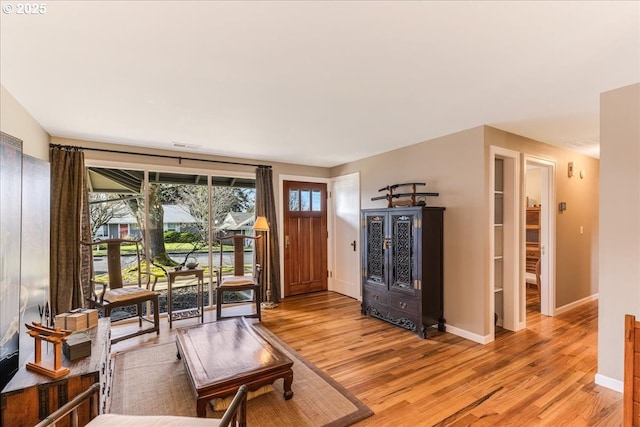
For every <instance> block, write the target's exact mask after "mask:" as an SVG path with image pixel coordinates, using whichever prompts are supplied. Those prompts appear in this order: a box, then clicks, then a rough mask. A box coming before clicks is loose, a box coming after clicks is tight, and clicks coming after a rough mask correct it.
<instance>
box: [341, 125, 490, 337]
mask: <svg viewBox="0 0 640 427" xmlns="http://www.w3.org/2000/svg"><path fill="white" fill-rule="evenodd" d="M482 138H483V128H482V127H477V128H474V129H470V130H467V131H463V132H458V133H455V134H452V135H448V136H445V137H442V138H437V139H434V140H431V141H427V142H423V143H420V144H416V145H412V146H410V147H406V148H401V149H398V150H394V151H390V152H387V153H384V154H380V155H376V156H373V157H368V158H366V159H362V160H358V161H355V162H352V163H348V164H345V165H342V166H338V167H334V168H332V169H331V175H332V176H339V175H344V174H348V173H352V172H356V171H358V172H360V183H361V206H362V208H373V207H385V206H386V201H385V200H380V201H373V202H372V201H371V198H372V197H375V196H379V195H383V194H385V193H384V192H383V193H379V192H378V189H379V188H382V187H384V186H386V185H389V184H395V183H400V182H426V183H427V186H426V187H424V191H432V192H437V193H440V196H439V197H437V198H431V197H430V198H428V199H427V205H431V206H444V207H446V211H445V213H444V239H445V240H444V316H445V318H446V319H447V324H449V325H452V326H454V327H457V328H461V329H463V330H465V331H468V332H471V333H473V334H477V335H479V336H480V337H484V335H486V333H487V331H488V327H489V325H488V324H487V322H486V318H487V316H486V315H485V313H487V312H488V308H489V300H488V296H487V293H486V292H485V286H484V283H485V282H484V280H483V277H484V276H485V271H488V269H487V266H486V259H487V258H486V256H485V253H484V251H483V250H487V249H486V246H487V244H486V242H485V239H484V231H485V229H486V228H487V224H488V222H487V221H488V220H487V218H486V215H488V214H486V213H485V212H484V211H483V207H484V204H485V183H484V182H483V180H482V179H479V177H482V176H483V174H484V172H483V168H484V164H483V161H482V158H483V143H482ZM486 274H488V273H486Z"/></svg>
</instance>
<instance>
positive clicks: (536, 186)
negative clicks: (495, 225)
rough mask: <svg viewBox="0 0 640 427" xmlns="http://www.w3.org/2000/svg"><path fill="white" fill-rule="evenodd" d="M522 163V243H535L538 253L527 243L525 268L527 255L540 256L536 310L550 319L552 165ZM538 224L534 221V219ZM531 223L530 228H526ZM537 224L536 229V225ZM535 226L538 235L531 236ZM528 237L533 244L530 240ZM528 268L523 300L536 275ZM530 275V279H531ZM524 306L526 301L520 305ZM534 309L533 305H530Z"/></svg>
mask: <svg viewBox="0 0 640 427" xmlns="http://www.w3.org/2000/svg"><path fill="white" fill-rule="evenodd" d="M524 163H525V171H526V178H525V195H526V197H525V198H524V201H525V206H524V209H525V215H527V214H529V217H526V220H525V223H526V224H528V226H527V227H526V228H525V231H524V232H525V236H526V237H527V238H526V239H525V240H527V242H531V243H535V245H537V247H538V248H537V250H534V251H531V250H530V248H531V245H529V244H528V243H527V246H526V247H525V259H526V260H527V264H530V263H531V257H530V255H536V252H537V253H538V254H539V255H538V256H539V260H540V268H539V282H540V293H539V298H540V302H539V310H540V313H541V314H543V315H545V316H553V315H554V312H555V274H554V273H553V272H554V271H555V256H554V253H555V244H554V241H555V239H554V236H555V216H554V213H555V210H554V206H555V202H554V200H555V178H554V177H555V163H554V162H553V161H550V160H546V159H541V158H537V157H533V156H527V155H525V156H524ZM536 217H537V218H538V219H537V221H534V219H535V218H536ZM529 222H532V224H529ZM535 222H537V223H538V225H536V224H535ZM536 226H537V228H538V230H537V232H533V233H531V231H532V230H535V227H536ZM530 237H531V238H532V239H533V238H534V240H530ZM531 270H532V269H531V268H526V269H525V280H523V285H524V288H523V292H522V294H523V297H525V298H526V295H527V293H528V292H529V293H531V292H530V286H529V284H530V283H531V282H535V281H536V277H535V271H531ZM532 273H533V276H532ZM522 303H523V304H525V305H526V304H527V301H526V300H525V301H523V302H522ZM532 305H533V304H532Z"/></svg>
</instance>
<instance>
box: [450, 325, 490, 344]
mask: <svg viewBox="0 0 640 427" xmlns="http://www.w3.org/2000/svg"><path fill="white" fill-rule="evenodd" d="M446 327H447V332H449V333H452V334H453V335H457V336H459V337H462V338H465V339H468V340H471V341H473V342H477V343H478V344H483V345H484V344H489V343H490V342H492V341H493V337H491V336H490V335H486V336H482V335H478V334H474V333H473V332H469V331H467V330H464V329H460V328H456V327H455V326H451V325H446Z"/></svg>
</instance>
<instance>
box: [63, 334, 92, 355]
mask: <svg viewBox="0 0 640 427" xmlns="http://www.w3.org/2000/svg"><path fill="white" fill-rule="evenodd" d="M62 352H63V353H64V355H65V356H66V357H67V359H69V360H76V359H81V358H83V357H87V356H91V339H90V338H89V337H88V336H87V334H84V333H75V334H71V335H69V336H68V337H67V340H66V341H65V342H64V343H63V344H62Z"/></svg>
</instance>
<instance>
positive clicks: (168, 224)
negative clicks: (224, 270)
mask: <svg viewBox="0 0 640 427" xmlns="http://www.w3.org/2000/svg"><path fill="white" fill-rule="evenodd" d="M87 174H88V178H89V191H90V206H91V227H92V232H93V238H94V240H100V239H107V238H128V237H131V238H138V237H140V238H142V239H143V244H144V247H145V251H144V252H145V264H144V267H143V268H145V269H148V270H149V271H150V272H151V273H154V274H155V275H157V276H160V277H161V279H160V280H159V281H158V284H157V285H156V290H157V291H159V292H161V297H160V311H161V312H166V310H167V304H166V299H167V295H166V289H167V280H166V277H167V274H168V272H169V271H173V270H179V269H183V268H188V267H189V266H191V267H193V266H194V265H196V264H197V268H200V269H202V270H203V271H204V280H205V283H204V285H205V287H204V289H205V290H204V298H205V300H204V301H205V305H209V306H211V305H213V304H214V303H215V301H214V300H213V299H214V295H213V294H212V290H213V286H214V282H215V269H216V268H218V267H219V257H218V255H217V252H218V250H219V248H218V247H217V246H216V245H215V238H214V237H215V236H216V235H217V234H219V233H225V234H227V233H238V232H243V233H246V234H252V233H253V230H252V227H253V222H254V203H255V179H254V178H238V177H224V176H214V175H206V174H182V173H175V172H164V171H160V170H147V171H143V170H128V169H113V168H99V167H88V168H87ZM248 253H249V255H248V256H250V257H252V256H253V251H252V248H251V249H250V250H249V251H248ZM214 254H216V256H214ZM95 255H96V254H95V253H94V256H95ZM98 255H99V254H98ZM94 265H95V262H94ZM98 265H99V264H98ZM126 265H128V263H126V262H123V269H125V268H126V267H125V266H126ZM96 273H101V272H100V271H99V269H98V268H96ZM103 274H104V272H103ZM172 302H173V310H181V309H187V308H192V307H195V306H196V278H195V277H193V278H191V277H184V278H181V279H180V280H179V281H178V282H176V283H175V284H174V285H173V286H172Z"/></svg>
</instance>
